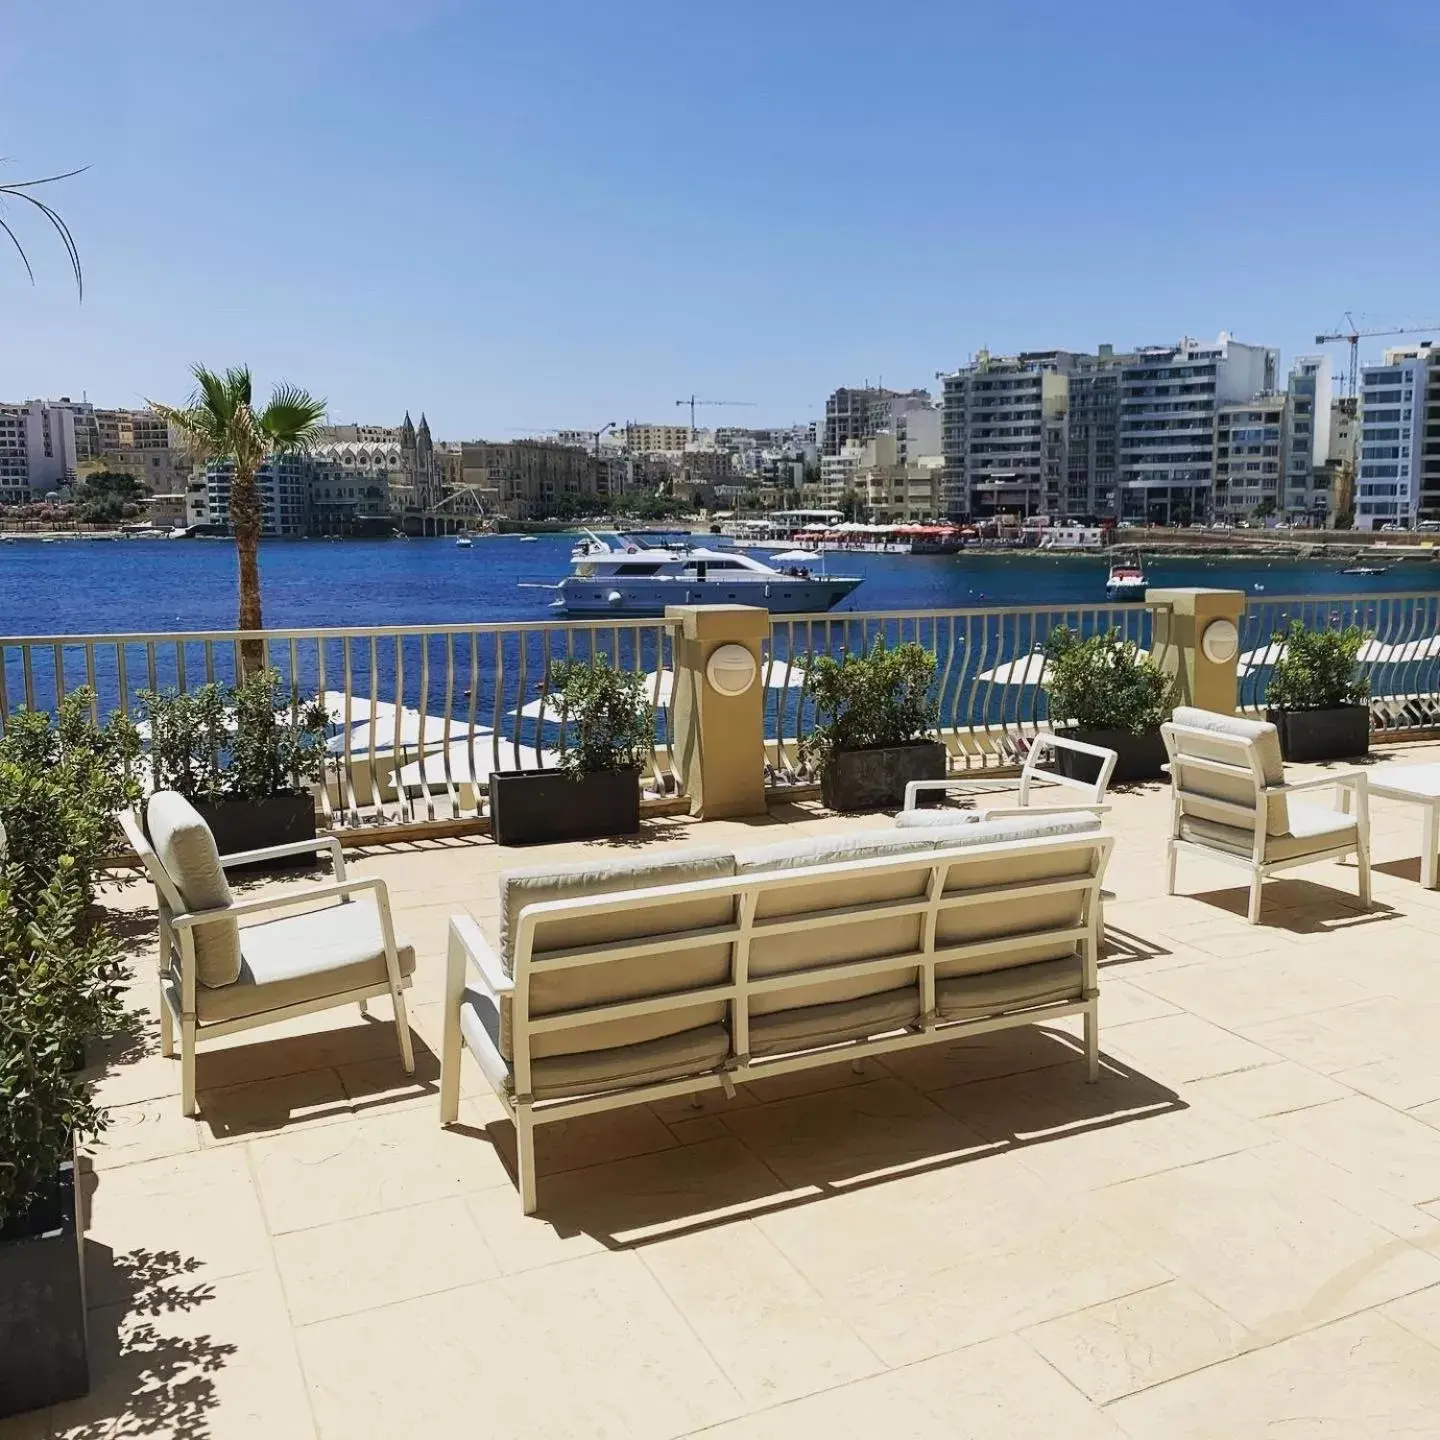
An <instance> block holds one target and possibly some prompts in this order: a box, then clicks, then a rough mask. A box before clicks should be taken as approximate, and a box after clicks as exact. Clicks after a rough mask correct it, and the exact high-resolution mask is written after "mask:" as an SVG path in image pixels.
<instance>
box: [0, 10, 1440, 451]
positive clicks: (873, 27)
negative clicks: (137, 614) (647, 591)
mask: <svg viewBox="0 0 1440 1440" xmlns="http://www.w3.org/2000/svg"><path fill="white" fill-rule="evenodd" d="M0 33H3V35H4V37H5V38H4V45H3V47H0V155H5V156H10V157H13V163H11V164H9V165H7V167H6V169H7V170H8V171H9V173H10V174H11V175H12V176H14V177H16V178H19V177H21V176H25V175H31V174H37V173H42V172H48V171H51V170H59V169H68V168H71V167H74V166H77V165H85V164H88V165H89V166H90V167H91V168H90V169H89V171H88V172H87V173H86V174H85V175H83V176H81V177H79V178H77V179H75V180H72V181H68V182H66V183H65V184H64V185H63V186H60V187H55V189H54V191H53V193H52V194H51V195H50V197H49V198H50V199H51V200H52V201H54V202H55V203H56V204H57V205H59V206H61V207H62V209H63V211H64V213H65V215H66V216H67V218H68V219H69V220H70V222H71V224H72V226H73V228H74V231H75V234H76V238H77V240H78V242H79V244H80V247H81V250H82V252H83V256H84V262H85V270H86V295H85V300H84V303H83V304H77V303H76V299H75V295H74V291H73V287H71V286H69V284H68V282H67V278H66V275H65V271H64V266H63V256H62V255H61V252H60V251H59V248H58V246H57V245H55V244H52V243H50V242H49V241H48V240H47V238H46V236H45V235H44V234H43V232H42V231H41V230H40V229H39V228H37V227H36V226H35V225H33V224H31V223H29V222H28V221H26V220H25V218H24V217H21V216H16V217H15V218H17V219H18V220H19V221H20V223H21V224H22V225H23V233H24V234H25V236H26V239H27V241H28V242H29V246H30V249H31V252H32V258H33V260H34V262H35V267H36V273H37V284H36V286H35V288H34V289H33V290H32V289H31V288H30V286H29V285H28V284H27V283H26V280H25V277H24V273H23V270H21V269H20V268H19V265H18V262H14V263H12V262H11V261H10V260H9V259H7V258H6V257H5V256H4V254H3V252H0V398H4V399H19V398H24V397H26V396H29V395H34V394H43V395H59V394H62V393H67V394H74V395H78V394H79V393H80V392H81V391H84V392H86V393H88V395H89V397H90V398H91V399H92V400H94V401H96V402H99V403H105V404H137V403H139V402H140V400H141V397H143V396H146V395H151V396H155V397H156V398H163V399H179V398H182V397H183V395H184V394H185V392H186V390H187V388H188V386H187V375H186V367H187V366H188V365H189V364H190V363H191V362H193V361H203V362H205V363H207V364H211V365H224V364H228V363H233V362H236V361H246V362H248V363H249V364H250V365H251V366H252V367H253V369H254V370H255V372H256V374H257V376H258V377H260V378H261V379H262V380H272V379H277V378H284V379H288V380H292V381H295V382H297V383H300V384H304V385H306V386H308V387H309V388H311V389H313V390H315V391H317V392H319V393H322V394H324V395H326V396H327V397H328V399H329V401H330V407H331V414H332V417H333V418H335V419H337V420H339V419H345V420H349V419H362V420H368V421H392V422H393V421H395V420H398V418H399V415H400V414H401V412H403V411H404V409H405V408H406V407H407V406H408V407H409V408H410V409H411V410H413V411H415V412H416V413H417V415H418V412H419V411H420V410H421V409H424V410H426V411H428V413H429V416H430V419H431V422H432V425H433V427H434V430H435V433H436V434H437V435H438V436H440V437H444V438H454V439H459V438H468V437H472V436H477V435H482V434H484V435H491V436H503V435H504V434H505V433H507V432H510V431H515V430H521V429H532V428H536V429H538V428H544V427H558V426H567V425H577V426H578V425H587V426H593V425H599V424H602V423H604V422H605V421H607V420H611V419H615V420H621V421H623V420H625V419H632V418H633V419H650V420H661V419H665V418H668V417H671V416H675V415H678V414H679V413H680V412H678V411H676V409H675V407H674V403H673V402H674V400H675V399H676V397H678V396H681V395H688V394H689V393H690V392H691V391H692V390H693V391H695V392H697V393H699V394H700V395H702V396H712V397H716V398H720V399H729V400H747V401H753V402H755V405H754V408H753V409H748V410H728V411H727V410H712V411H709V412H708V416H707V418H708V419H710V420H712V421H713V420H715V419H717V418H718V419H725V420H730V421H731V422H732V423H764V422H777V423H778V422H782V421H790V420H801V419H808V418H814V417H815V416H816V415H817V414H818V413H820V412H821V411H822V409H823V404H824V397H825V395H826V393H827V392H828V391H829V390H831V389H832V388H833V387H834V386H836V385H839V384H858V383H861V382H862V381H864V380H865V379H867V378H869V379H870V380H872V381H873V380H875V379H876V378H877V377H881V376H883V378H884V380H885V382H886V383H887V384H890V385H896V386H900V385H912V384H931V383H933V377H934V373H935V372H936V371H937V370H942V369H950V368H953V367H954V366H956V365H958V364H962V363H964V362H965V361H966V360H967V359H968V357H969V356H970V355H971V353H972V352H973V351H974V350H975V349H976V348H977V347H979V346H981V345H989V346H990V347H991V348H992V349H996V350H1006V351H1008V350H1015V349H1022V348H1037V347H1043V346H1068V347H1071V348H1075V349H1093V348H1094V346H1095V345H1096V344H1097V343H1098V342H1101V341H1105V340H1109V341H1112V342H1114V343H1115V344H1116V345H1117V346H1127V345H1134V344H1143V343H1158V342H1163V341H1166V340H1171V339H1174V338H1176V337H1177V336H1179V335H1180V334H1182V333H1189V334H1193V335H1203V336H1211V335H1214V334H1215V333H1216V332H1217V331H1218V330H1220V329H1221V328H1228V329H1230V330H1231V331H1232V332H1233V333H1234V334H1236V335H1237V336H1238V337H1239V338H1241V339H1244V340H1250V341H1255V342H1264V343H1269V344H1276V345H1279V346H1280V347H1281V348H1282V351H1283V358H1284V360H1285V362H1286V363H1287V364H1288V362H1289V360H1290V358H1291V357H1292V356H1294V355H1295V354H1297V353H1303V352H1305V351H1307V350H1310V349H1312V348H1313V346H1312V344H1311V342H1312V340H1313V336H1314V334H1315V333H1316V331H1317V330H1320V329H1329V328H1331V327H1332V326H1334V325H1335V324H1336V323H1337V322H1339V321H1340V320H1341V317H1342V315H1343V313H1344V312H1345V311H1346V310H1347V309H1353V310H1355V311H1356V312H1357V315H1358V314H1363V315H1364V316H1365V317H1367V318H1368V322H1369V323H1371V324H1375V325H1379V324H1387V323H1399V322H1402V321H1405V320H1415V321H1428V320H1432V319H1435V320H1440V293H1437V285H1436V275H1437V271H1440V267H1437V263H1436V260H1437V255H1436V250H1437V243H1440V242H1437V240H1436V238H1435V237H1436V236H1437V234H1440V188H1437V186H1436V185H1435V180H1434V177H1435V173H1436V167H1435V158H1434V156H1435V151H1434V127H1433V110H1432V109H1431V101H1430V99H1429V97H1430V96H1431V95H1432V94H1433V90H1434V84H1435V77H1436V74H1437V73H1440V10H1437V8H1436V7H1433V6H1424V5H1420V4H1415V3H1404V4H1401V3H1395V0H1373V3H1372V4H1371V5H1369V6H1366V7H1356V6H1354V5H1353V4H1338V3H1332V0H1316V3H1305V4H1302V3H1299V0H1260V3H1257V0H1251V3H1249V4H1238V3H1231V0H1206V3H1203V4H1188V5H1181V4H1168V3H1159V0H1148V3H1137V4H1132V3H1105V0H1100V3H1096V4H1093V5H1076V4H1074V3H1073V0H1069V3H1061V4H1056V3H1051V0H1030V3H1027V4H1025V5H1018V4H1015V5H1012V4H1007V3H1003V0H989V3H988V4H985V5H983V6H977V5H971V4H968V3H964V0H942V3H940V4H935V3H933V0H932V3H929V4H924V5H921V4H912V3H909V0H892V3H890V4H888V5H885V6H875V5H874V4H873V3H863V4H862V3H856V0H826V3H820V0H814V3H812V0H770V3H764V4H762V3H757V0H729V3H726V4H716V5H708V6H695V5H683V4H676V3H674V0H666V3H663V4H662V3H652V0H612V3H610V4H600V3H595V0H549V3H546V0H524V3H522V0H508V3H504V4H490V3H477V0H247V3H246V4H244V5H240V6H221V5H213V4H208V3H196V0H136V3H131V4H125V5H121V4H118V3H115V0H49V3H45V4H39V3H36V0H0ZM12 213H13V212H12ZM1380 343H1382V342H1374V344H1373V345H1372V346H1371V347H1370V348H1371V350H1373V351H1376V352H1378V348H1379V344H1380ZM1331 353H1332V354H1333V355H1334V357H1335V360H1336V362H1337V364H1338V363H1339V362H1340V361H1341V360H1342V358H1343V357H1342V347H1338V346H1337V347H1333V349H1332V352H1331Z"/></svg>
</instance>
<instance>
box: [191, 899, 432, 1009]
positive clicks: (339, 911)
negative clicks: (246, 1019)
mask: <svg viewBox="0 0 1440 1440" xmlns="http://www.w3.org/2000/svg"><path fill="white" fill-rule="evenodd" d="M240 949H241V952H242V962H241V966H240V974H239V977H238V978H237V980H236V981H235V983H234V984H233V985H226V986H223V987H221V988H220V989H218V990H215V991H212V992H208V993H197V996H196V1009H197V1013H198V1015H199V1018H200V1020H201V1022H202V1023H205V1022H208V1021H215V1020H228V1019H231V1018H234V1017H236V1016H240V1015H257V1014H262V1013H264V1012H265V1011H267V1010H279V1009H282V1008H284V1007H285V1006H287V1005H296V1004H301V1003H304V1002H305V1001H308V1000H318V999H320V998H322V997H324V996H326V995H339V994H343V993H344V992H345V991H347V990H359V989H363V988H365V987H366V986H374V985H382V984H384V983H385V982H386V980H387V979H388V976H387V973H386V969H385V935H384V932H383V931H382V929H381V928H380V911H379V909H378V908H377V906H376V904H375V898H374V896H372V895H364V894H362V895H358V896H356V898H355V899H354V900H352V901H351V902H350V903H349V904H348V905H330V906H327V907H326V908H325V909H324V910H312V911H307V912H306V913H305V914H302V915H285V916H282V917H280V918H279V919H277V920H267V921H265V922H264V923H263V924H259V925H247V926H246V927H245V928H244V929H243V930H241V931H240ZM395 955H396V959H397V960H398V961H399V969H400V974H401V975H402V976H406V975H411V974H413V973H414V970H415V947H414V946H413V945H410V944H409V943H407V942H406V941H404V940H402V939H401V937H399V936H398V935H397V936H396V938H395Z"/></svg>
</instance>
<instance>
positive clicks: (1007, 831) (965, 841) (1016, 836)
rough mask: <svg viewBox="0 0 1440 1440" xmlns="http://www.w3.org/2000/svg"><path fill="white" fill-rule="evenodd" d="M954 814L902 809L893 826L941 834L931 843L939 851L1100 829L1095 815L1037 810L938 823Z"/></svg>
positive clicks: (1075, 833) (1073, 811)
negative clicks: (943, 817) (966, 821)
mask: <svg viewBox="0 0 1440 1440" xmlns="http://www.w3.org/2000/svg"><path fill="white" fill-rule="evenodd" d="M954 814H955V812H954V811H945V810H902V811H901V812H900V813H899V814H898V815H897V816H896V817H895V824H896V826H897V827H898V828H899V829H902V830H932V831H933V830H939V831H942V832H943V833H942V834H941V835H937V836H935V837H934V842H933V843H934V844H935V846H936V848H938V849H948V848H951V847H953V846H956V845H1001V844H1004V842H1005V841H1007V840H1038V839H1041V838H1043V837H1044V836H1047V835H1084V834H1086V833H1087V832H1089V831H1091V830H1098V829H1099V828H1100V817H1099V816H1098V815H1091V814H1086V813H1085V812H1083V811H1077V810H1068V811H1060V812H1058V813H1057V812H1054V811H1052V812H1049V813H1047V812H1046V811H1045V810H1043V809H1039V810H1036V811H1035V813H1034V814H1033V815H1006V816H1003V817H1001V818H1000V819H998V820H987V819H986V818H985V816H984V814H983V813H981V814H977V815H973V816H971V817H970V822H969V824H965V823H963V822H962V823H961V824H958V825H957V824H955V823H954V822H953V821H952V822H951V823H950V824H948V825H946V824H942V823H940V820H939V817H942V816H951V815H954ZM951 832H954V833H953V835H952V833H951Z"/></svg>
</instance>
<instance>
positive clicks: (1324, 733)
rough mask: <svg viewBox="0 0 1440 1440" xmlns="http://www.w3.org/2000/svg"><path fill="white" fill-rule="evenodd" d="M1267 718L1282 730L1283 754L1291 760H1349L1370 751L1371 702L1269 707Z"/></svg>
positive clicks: (1281, 746) (1281, 748)
mask: <svg viewBox="0 0 1440 1440" xmlns="http://www.w3.org/2000/svg"><path fill="white" fill-rule="evenodd" d="M1265 718H1266V719H1267V720H1268V721H1269V722H1270V723H1271V724H1272V725H1273V726H1274V727H1275V728H1276V729H1277V730H1278V731H1279V732H1280V753H1281V755H1283V756H1284V757H1285V759H1287V760H1296V761H1299V762H1301V763H1304V762H1305V761H1307V760H1308V761H1314V760H1349V759H1351V758H1352V757H1354V756H1356V755H1368V754H1369V753H1370V707H1369V706H1368V705H1340V706H1337V707H1336V708H1335V709H1333V710H1267V711H1266V712H1265Z"/></svg>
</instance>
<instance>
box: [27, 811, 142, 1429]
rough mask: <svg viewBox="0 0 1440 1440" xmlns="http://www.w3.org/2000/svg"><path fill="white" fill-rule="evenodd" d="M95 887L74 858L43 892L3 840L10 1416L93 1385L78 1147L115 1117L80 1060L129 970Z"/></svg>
mask: <svg viewBox="0 0 1440 1440" xmlns="http://www.w3.org/2000/svg"><path fill="white" fill-rule="evenodd" d="M89 883H90V880H89V877H88V876H85V875H84V873H83V872H82V869H81V867H80V866H79V865H77V863H76V861H75V860H74V859H73V858H72V857H71V856H68V855H67V856H63V857H61V859H60V861H59V862H58V863H57V865H56V866H55V869H54V872H53V873H52V874H51V875H50V877H49V879H48V881H47V883H46V884H44V885H43V886H41V887H39V888H38V891H37V890H36V889H35V877H34V875H33V873H32V872H31V871H29V870H28V869H27V868H26V867H25V866H24V864H23V863H22V862H21V860H20V859H19V858H18V857H17V856H16V855H15V854H14V853H13V852H11V851H9V850H8V847H7V842H6V837H5V833H4V830H3V827H0V1416H5V1415H14V1414H18V1413H20V1412H21V1411H24V1410H32V1409H36V1408H38V1407H40V1406H44V1405H53V1404H56V1403H58V1402H59V1401H62V1400H70V1399H74V1398H75V1397H76V1396H78V1395H83V1394H85V1392H86V1390H87V1389H88V1388H89V1383H90V1377H89V1361H88V1355H87V1348H86V1328H85V1270H84V1242H83V1235H82V1225H81V1219H80V1214H81V1212H80V1205H79V1195H78V1189H77V1185H76V1172H77V1166H76V1152H75V1144H76V1140H77V1137H78V1136H79V1135H80V1134H81V1133H82V1132H83V1133H89V1134H95V1133H97V1132H98V1131H99V1130H101V1129H102V1128H103V1125H104V1117H103V1115H102V1114H101V1113H100V1112H98V1111H97V1110H96V1109H95V1107H94V1105H93V1103H92V1101H91V1097H90V1091H89V1086H88V1084H87V1083H86V1082H84V1081H83V1080H82V1079H81V1077H80V1076H79V1075H77V1074H76V1073H75V1071H74V1069H73V1068H72V1057H73V1054H74V1051H75V1048H76V1046H77V1044H82V1045H83V1042H84V1040H85V1039H86V1038H87V1037H88V1035H89V1034H90V1033H92V1027H93V1026H94V1024H95V1021H96V1014H97V1009H98V1010H102V1011H103V1010H107V1009H109V1008H110V1006H111V1005H112V1004H113V1000H114V995H115V990H114V985H113V981H114V979H115V976H116V973H117V966H118V959H117V954H116V950H115V945H114V942H113V940H112V938H111V937H110V935H109V933H108V932H107V931H106V930H105V929H104V928H103V927H102V926H99V925H95V924H91V923H89V922H88V920H87V914H86V912H87V908H88V906H87V899H86V896H87V892H88V887H89Z"/></svg>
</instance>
